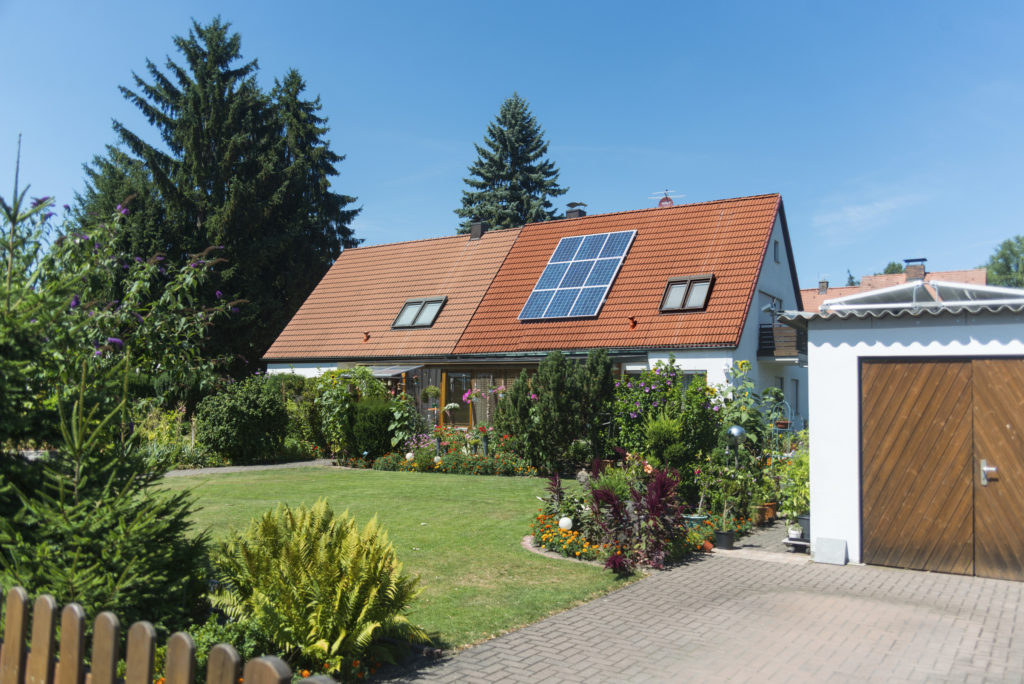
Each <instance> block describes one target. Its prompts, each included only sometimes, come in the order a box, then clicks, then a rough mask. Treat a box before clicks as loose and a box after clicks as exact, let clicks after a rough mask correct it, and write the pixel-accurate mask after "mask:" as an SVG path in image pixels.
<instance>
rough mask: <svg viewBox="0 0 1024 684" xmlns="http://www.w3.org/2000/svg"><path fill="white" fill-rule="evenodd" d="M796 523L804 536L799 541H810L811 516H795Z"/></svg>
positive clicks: (808, 514) (807, 514)
mask: <svg viewBox="0 0 1024 684" xmlns="http://www.w3.org/2000/svg"><path fill="white" fill-rule="evenodd" d="M796 521H797V522H798V523H799V524H800V527H802V528H803V530H804V534H803V536H802V537H801V539H804V540H805V541H811V514H810V513H806V514H804V515H798V516H796Z"/></svg>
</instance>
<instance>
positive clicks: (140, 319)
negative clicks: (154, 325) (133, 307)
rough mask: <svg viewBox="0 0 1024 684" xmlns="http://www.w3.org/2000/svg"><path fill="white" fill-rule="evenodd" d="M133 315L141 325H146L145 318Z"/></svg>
mask: <svg viewBox="0 0 1024 684" xmlns="http://www.w3.org/2000/svg"><path fill="white" fill-rule="evenodd" d="M132 315H133V316H135V318H136V319H137V320H138V321H139V323H145V322H146V319H145V318H143V317H142V316H141V315H140V314H137V313H136V314H132Z"/></svg>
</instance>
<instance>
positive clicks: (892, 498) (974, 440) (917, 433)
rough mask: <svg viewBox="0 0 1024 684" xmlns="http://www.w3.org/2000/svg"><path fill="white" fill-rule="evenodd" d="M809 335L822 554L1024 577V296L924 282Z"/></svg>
mask: <svg viewBox="0 0 1024 684" xmlns="http://www.w3.org/2000/svg"><path fill="white" fill-rule="evenodd" d="M782 319H783V320H784V321H785V322H787V323H788V324H789V325H793V326H795V327H796V328H797V329H799V330H806V331H807V332H808V361H809V372H810V377H809V383H810V387H809V390H810V400H811V405H812V406H813V407H815V408H814V416H815V418H814V423H815V424H814V430H812V431H811V435H810V454H811V471H810V472H811V479H810V487H811V529H812V530H813V538H812V540H811V550H812V553H813V554H814V556H815V560H826V561H827V562H840V563H841V562H846V561H850V562H854V563H872V564H877V565H885V566H892V567H900V568H913V569H919V570H928V571H934V572H947V573H958V574H968V575H971V574H973V575H979V576H984V577H995V578H1003V579H1017V580H1024V518H1022V517H1021V515H1020V502H1021V500H1024V448H1022V447H1024V334H1022V333H1024V290H1017V289H1012V288H1003V287H991V286H986V285H981V284H971V283H963V282H959V283H958V282H944V281H940V280H937V279H932V280H930V281H927V280H925V279H923V278H921V279H917V280H911V281H910V282H904V283H903V284H899V285H894V286H890V287H885V288H880V289H875V290H871V291H867V292H861V293H858V294H854V295H849V296H845V297H841V298H838V299H834V300H830V301H825V302H823V303H822V305H821V307H820V309H819V310H818V311H815V312H795V311H794V312H787V313H786V314H784V315H783V317H782Z"/></svg>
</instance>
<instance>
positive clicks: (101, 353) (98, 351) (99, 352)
mask: <svg viewBox="0 0 1024 684" xmlns="http://www.w3.org/2000/svg"><path fill="white" fill-rule="evenodd" d="M93 356H103V352H101V351H100V350H99V349H97V350H96V351H95V352H93Z"/></svg>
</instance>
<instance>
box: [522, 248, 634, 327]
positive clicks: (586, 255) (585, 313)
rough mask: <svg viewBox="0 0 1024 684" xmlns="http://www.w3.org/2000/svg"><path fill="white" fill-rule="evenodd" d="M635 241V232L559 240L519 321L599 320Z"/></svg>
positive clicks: (524, 306)
mask: <svg viewBox="0 0 1024 684" xmlns="http://www.w3.org/2000/svg"><path fill="white" fill-rule="evenodd" d="M635 238H636V231H635V230H622V231H612V232H608V233H592V234H590V235H573V236H569V237H564V238H562V239H561V240H559V241H558V244H557V245H556V246H555V249H554V251H553V252H552V254H551V258H550V259H548V263H547V265H546V266H545V267H544V271H542V273H541V275H540V277H539V278H538V279H537V282H536V284H535V285H534V286H533V290H532V291H531V292H530V296H529V297H528V298H527V300H526V303H525V304H524V305H523V308H522V310H521V311H520V312H519V320H521V321H534V320H551V319H560V318H561V319H564V318H589V317H593V316H596V315H597V314H598V312H600V310H601V307H602V306H604V302H605V299H606V298H607V296H608V290H610V289H611V286H612V285H613V284H614V283H615V278H616V276H617V275H618V273H619V270H620V269H621V268H622V262H623V261H624V260H625V258H626V255H627V254H629V249H630V247H632V245H633V240H634V239H635ZM559 276H560V277H559ZM556 279H557V282H556Z"/></svg>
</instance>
